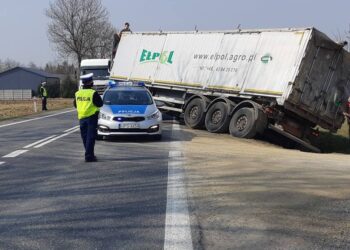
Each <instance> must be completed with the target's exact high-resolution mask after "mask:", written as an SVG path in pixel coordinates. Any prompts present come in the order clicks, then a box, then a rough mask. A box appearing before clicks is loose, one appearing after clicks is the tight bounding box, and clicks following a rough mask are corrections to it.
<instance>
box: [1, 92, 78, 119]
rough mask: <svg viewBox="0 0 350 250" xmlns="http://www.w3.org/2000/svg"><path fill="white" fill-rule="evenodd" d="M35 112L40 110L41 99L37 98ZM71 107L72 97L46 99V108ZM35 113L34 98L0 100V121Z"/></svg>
mask: <svg viewBox="0 0 350 250" xmlns="http://www.w3.org/2000/svg"><path fill="white" fill-rule="evenodd" d="M36 103H37V111H38V112H37V113H39V112H42V111H41V109H42V106H41V100H40V99H38V100H37V102H36ZM70 107H73V99H68V98H52V99H51V98H49V99H48V100H47V109H48V110H49V111H50V110H58V109H64V108H70ZM32 114H36V113H35V112H34V100H21V101H0V121H1V120H6V119H10V118H15V117H21V116H26V115H32Z"/></svg>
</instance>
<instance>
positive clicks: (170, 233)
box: [164, 124, 193, 250]
mask: <svg viewBox="0 0 350 250" xmlns="http://www.w3.org/2000/svg"><path fill="white" fill-rule="evenodd" d="M179 129H180V126H179V125H178V124H173V130H172V132H173V133H174V131H175V130H179ZM170 144H171V148H173V149H174V150H173V151H170V152H169V162H168V186H167V205H166V218H165V239H164V249H165V250H168V249H184V250H185V249H186V250H192V249H193V245H192V236H191V223H190V216H189V212H188V205H187V195H186V189H185V187H184V169H183V153H182V152H181V151H180V149H181V144H180V143H178V142H171V143H170Z"/></svg>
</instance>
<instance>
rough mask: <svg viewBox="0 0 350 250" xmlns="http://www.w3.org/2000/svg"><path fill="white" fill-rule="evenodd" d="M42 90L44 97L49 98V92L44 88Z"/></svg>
mask: <svg viewBox="0 0 350 250" xmlns="http://www.w3.org/2000/svg"><path fill="white" fill-rule="evenodd" d="M40 88H41V92H42V93H43V97H47V90H46V88H44V87H43V86H41V87H40Z"/></svg>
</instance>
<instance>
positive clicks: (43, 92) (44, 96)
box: [40, 82, 47, 110]
mask: <svg viewBox="0 0 350 250" xmlns="http://www.w3.org/2000/svg"><path fill="white" fill-rule="evenodd" d="M45 86H46V82H42V83H41V87H40V96H41V106H42V110H47V108H46V104H47V90H46V88H45Z"/></svg>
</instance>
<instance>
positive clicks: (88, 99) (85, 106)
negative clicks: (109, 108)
mask: <svg viewBox="0 0 350 250" xmlns="http://www.w3.org/2000/svg"><path fill="white" fill-rule="evenodd" d="M94 93H95V90H93V89H81V90H79V91H77V92H76V93H75V102H76V104H77V111H78V119H79V120H80V119H83V118H87V117H90V116H92V115H94V114H96V112H98V111H99V110H100V109H99V108H98V107H96V106H95V105H94V103H93V101H92V99H93V96H94Z"/></svg>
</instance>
